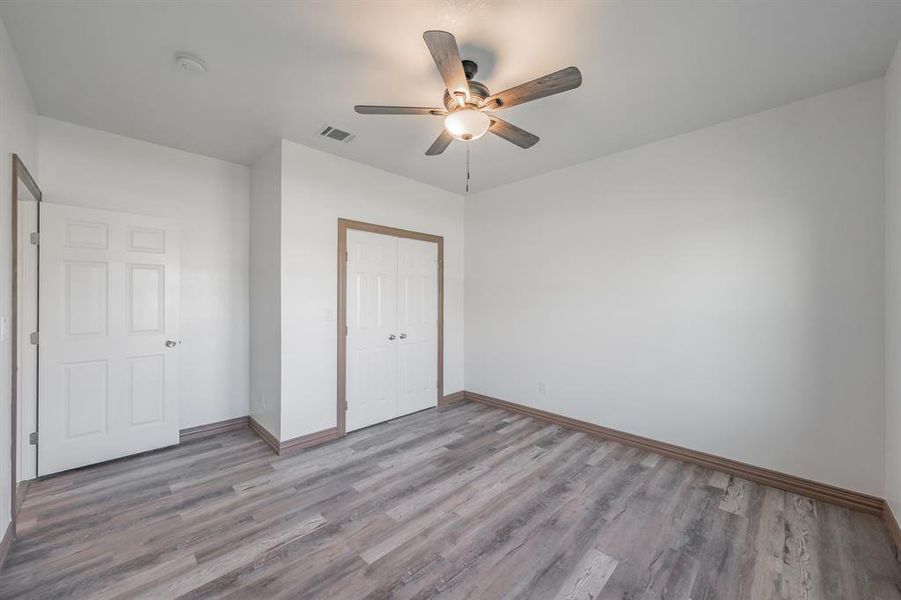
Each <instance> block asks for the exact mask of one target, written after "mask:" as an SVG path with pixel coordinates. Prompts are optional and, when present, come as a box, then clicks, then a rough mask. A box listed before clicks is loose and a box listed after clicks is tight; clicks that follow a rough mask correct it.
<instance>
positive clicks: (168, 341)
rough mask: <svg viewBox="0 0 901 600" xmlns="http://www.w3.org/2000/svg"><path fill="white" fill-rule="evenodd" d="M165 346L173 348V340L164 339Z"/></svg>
mask: <svg viewBox="0 0 901 600" xmlns="http://www.w3.org/2000/svg"><path fill="white" fill-rule="evenodd" d="M166 348H175V340H166Z"/></svg>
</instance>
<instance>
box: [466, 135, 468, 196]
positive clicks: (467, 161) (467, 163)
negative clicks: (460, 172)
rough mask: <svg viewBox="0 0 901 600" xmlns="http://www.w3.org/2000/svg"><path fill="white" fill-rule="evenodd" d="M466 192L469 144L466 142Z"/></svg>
mask: <svg viewBox="0 0 901 600" xmlns="http://www.w3.org/2000/svg"><path fill="white" fill-rule="evenodd" d="M466 191H467V192H468V191H469V142H466Z"/></svg>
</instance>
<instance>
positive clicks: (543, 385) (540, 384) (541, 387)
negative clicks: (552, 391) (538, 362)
mask: <svg viewBox="0 0 901 600" xmlns="http://www.w3.org/2000/svg"><path fill="white" fill-rule="evenodd" d="M538 393H539V394H541V395H542V396H544V395H545V394H547V384H546V383H544V382H543V381H539V382H538Z"/></svg>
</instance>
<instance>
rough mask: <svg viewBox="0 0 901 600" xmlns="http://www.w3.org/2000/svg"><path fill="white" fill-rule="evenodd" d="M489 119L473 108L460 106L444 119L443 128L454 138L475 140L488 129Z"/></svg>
mask: <svg viewBox="0 0 901 600" xmlns="http://www.w3.org/2000/svg"><path fill="white" fill-rule="evenodd" d="M490 126H491V119H490V118H488V115H486V114H485V113H483V112H481V111H478V110H476V109H474V108H462V109H460V110H458V111H455V112H452V113H451V114H449V115H447V117H445V119H444V128H445V129H446V130H447V132H448V133H449V134H451V136H453V138H454V139H457V140H462V141H464V142H468V141H471V140H477V139H479V138H480V137H482V136H483V135H485V132H486V131H488V127H490Z"/></svg>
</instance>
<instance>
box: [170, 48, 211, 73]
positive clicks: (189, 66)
mask: <svg viewBox="0 0 901 600" xmlns="http://www.w3.org/2000/svg"><path fill="white" fill-rule="evenodd" d="M175 64H176V65H178V67H179V68H181V69H182V70H184V71H188V72H189V73H203V72H204V71H206V63H204V62H203V61H202V60H201V59H200V58H198V57H196V56H194V55H192V54H187V53H186V52H179V53H178V54H176V55H175Z"/></svg>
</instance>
